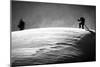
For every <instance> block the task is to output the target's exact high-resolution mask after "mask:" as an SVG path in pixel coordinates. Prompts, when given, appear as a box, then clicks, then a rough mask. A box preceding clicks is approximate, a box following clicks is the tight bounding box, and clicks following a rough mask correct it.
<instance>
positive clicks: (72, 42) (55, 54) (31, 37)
mask: <svg viewBox="0 0 100 67" xmlns="http://www.w3.org/2000/svg"><path fill="white" fill-rule="evenodd" d="M94 33H95V32H94ZM11 46H12V50H11V60H12V61H11V63H12V65H13V66H25V65H39V64H55V63H69V62H83V61H95V34H93V33H91V32H89V31H86V30H84V29H78V28H63V27H59V28H57V27H56V28H38V29H29V30H23V31H15V32H12V45H11Z"/></svg>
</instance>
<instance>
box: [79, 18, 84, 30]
mask: <svg viewBox="0 0 100 67" xmlns="http://www.w3.org/2000/svg"><path fill="white" fill-rule="evenodd" d="M78 21H79V28H82V29H84V25H85V18H84V17H80V18H79V19H78Z"/></svg>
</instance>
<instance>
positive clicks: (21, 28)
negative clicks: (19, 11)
mask: <svg viewBox="0 0 100 67" xmlns="http://www.w3.org/2000/svg"><path fill="white" fill-rule="evenodd" d="M18 28H19V29H20V30H24V28H25V22H24V21H23V19H20V22H19V24H18Z"/></svg>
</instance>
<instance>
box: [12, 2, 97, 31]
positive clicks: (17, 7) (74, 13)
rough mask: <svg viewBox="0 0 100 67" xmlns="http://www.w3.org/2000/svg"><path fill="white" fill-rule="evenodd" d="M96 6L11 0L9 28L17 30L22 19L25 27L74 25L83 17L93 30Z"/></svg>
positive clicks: (76, 26)
mask: <svg viewBox="0 0 100 67" xmlns="http://www.w3.org/2000/svg"><path fill="white" fill-rule="evenodd" d="M95 12H96V7H95V6H81V5H68V4H55V3H40V2H24V1H22V2H21V1H13V2H12V4H11V20H12V21H11V30H12V31H17V30H19V29H18V27H17V25H18V24H19V21H20V19H21V18H23V19H24V21H25V23H26V25H25V29H31V28H42V27H75V28H78V22H77V19H78V18H79V17H81V16H83V17H85V19H86V25H87V26H88V27H89V28H91V29H94V30H95V25H96V16H95V14H96V13H95Z"/></svg>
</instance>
